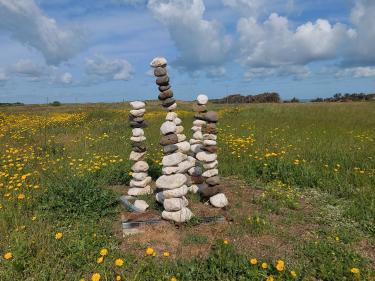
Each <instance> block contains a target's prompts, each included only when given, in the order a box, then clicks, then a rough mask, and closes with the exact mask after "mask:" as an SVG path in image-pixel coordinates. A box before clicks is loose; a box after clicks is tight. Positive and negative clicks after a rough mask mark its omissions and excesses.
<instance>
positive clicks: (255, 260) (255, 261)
mask: <svg viewBox="0 0 375 281" xmlns="http://www.w3.org/2000/svg"><path fill="white" fill-rule="evenodd" d="M257 263H258V260H257V259H255V258H253V259H250V264H251V265H256V264H257Z"/></svg>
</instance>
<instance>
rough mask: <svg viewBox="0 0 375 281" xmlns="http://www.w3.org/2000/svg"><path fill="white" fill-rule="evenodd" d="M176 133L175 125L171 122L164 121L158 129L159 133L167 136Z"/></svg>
mask: <svg viewBox="0 0 375 281" xmlns="http://www.w3.org/2000/svg"><path fill="white" fill-rule="evenodd" d="M174 132H176V124H175V123H173V122H171V121H165V122H164V123H163V124H162V125H161V127H160V133H162V134H163V135H168V134H171V133H174Z"/></svg>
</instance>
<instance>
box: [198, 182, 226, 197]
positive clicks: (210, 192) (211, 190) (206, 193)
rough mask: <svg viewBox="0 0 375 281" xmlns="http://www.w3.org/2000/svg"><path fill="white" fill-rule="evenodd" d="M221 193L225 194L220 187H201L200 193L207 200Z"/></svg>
mask: <svg viewBox="0 0 375 281" xmlns="http://www.w3.org/2000/svg"><path fill="white" fill-rule="evenodd" d="M221 192H223V190H222V188H221V187H220V185H215V186H211V185H201V188H200V189H199V193H201V194H202V196H203V197H205V198H209V197H211V196H214V195H216V194H218V193H221Z"/></svg>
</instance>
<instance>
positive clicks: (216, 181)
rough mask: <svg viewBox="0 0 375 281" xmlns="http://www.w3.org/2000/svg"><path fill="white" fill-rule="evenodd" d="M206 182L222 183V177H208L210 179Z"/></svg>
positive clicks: (212, 183)
mask: <svg viewBox="0 0 375 281" xmlns="http://www.w3.org/2000/svg"><path fill="white" fill-rule="evenodd" d="M206 183H207V184H208V185H218V184H220V177H219V176H214V177H211V178H208V179H206Z"/></svg>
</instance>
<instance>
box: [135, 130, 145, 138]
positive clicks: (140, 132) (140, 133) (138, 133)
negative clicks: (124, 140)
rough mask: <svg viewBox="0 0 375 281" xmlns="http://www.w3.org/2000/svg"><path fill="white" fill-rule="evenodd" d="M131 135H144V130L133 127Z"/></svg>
mask: <svg viewBox="0 0 375 281" xmlns="http://www.w3.org/2000/svg"><path fill="white" fill-rule="evenodd" d="M132 135H133V137H142V136H144V135H145V132H144V131H143V129H141V128H135V129H133V130H132Z"/></svg>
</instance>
